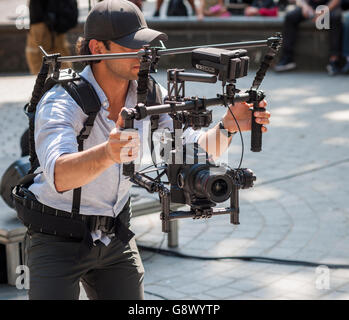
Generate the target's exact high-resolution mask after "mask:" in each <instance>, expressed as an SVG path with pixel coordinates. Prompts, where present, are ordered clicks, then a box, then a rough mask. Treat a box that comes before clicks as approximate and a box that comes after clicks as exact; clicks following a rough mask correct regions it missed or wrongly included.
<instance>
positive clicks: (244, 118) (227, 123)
mask: <svg viewBox="0 0 349 320" xmlns="http://www.w3.org/2000/svg"><path fill="white" fill-rule="evenodd" d="M259 106H260V107H261V108H265V107H266V106H267V102H266V101H265V100H263V101H261V102H260V103H259ZM251 107H253V104H252V103H246V102H241V103H240V102H239V103H235V104H234V105H230V109H231V111H232V112H233V114H234V116H235V118H236V120H237V121H238V123H239V126H240V130H241V131H249V130H251V120H252V119H251V117H252V116H251V113H252V111H251V110H250V108H251ZM255 117H256V122H257V123H258V124H262V132H267V128H266V126H265V125H267V124H269V118H270V112H269V111H266V110H265V111H262V112H261V111H259V112H255ZM222 120H223V125H224V128H226V129H227V130H228V131H229V132H237V131H239V129H238V127H237V125H236V122H235V120H234V118H233V116H232V115H231V113H230V112H229V110H227V112H226V114H225V116H224V117H223V119H222Z"/></svg>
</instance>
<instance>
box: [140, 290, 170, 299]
mask: <svg viewBox="0 0 349 320" xmlns="http://www.w3.org/2000/svg"><path fill="white" fill-rule="evenodd" d="M144 293H147V294H150V295H152V296H154V297H158V298H161V299H162V300H168V299H167V298H165V297H164V296H161V295H159V294H157V293H153V292H150V291H146V290H144Z"/></svg>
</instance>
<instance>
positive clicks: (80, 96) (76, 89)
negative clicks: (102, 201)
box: [62, 76, 101, 214]
mask: <svg viewBox="0 0 349 320" xmlns="http://www.w3.org/2000/svg"><path fill="white" fill-rule="evenodd" d="M62 86H63V88H64V89H65V90H66V91H67V92H68V93H69V94H70V95H71V97H72V98H73V99H74V100H75V101H76V102H77V104H78V105H79V106H80V107H81V109H82V110H83V111H84V113H85V114H87V119H86V121H85V123H84V126H83V128H82V129H81V131H80V134H79V135H78V136H77V142H78V151H79V152H80V151H83V150H84V140H85V139H87V138H88V136H89V135H90V133H91V131H92V128H93V124H94V121H95V119H96V116H97V114H98V112H99V110H100V108H101V102H100V100H99V98H98V95H97V93H96V91H95V90H94V88H93V87H92V85H91V84H90V83H89V82H88V81H87V80H85V79H84V78H82V77H81V76H80V79H79V80H77V81H70V82H67V83H63V84H62ZM80 203H81V187H80V188H76V189H74V191H73V201H72V214H78V213H79V212H80Z"/></svg>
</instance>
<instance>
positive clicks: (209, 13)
mask: <svg viewBox="0 0 349 320" xmlns="http://www.w3.org/2000/svg"><path fill="white" fill-rule="evenodd" d="M230 16H231V13H230V12H229V11H228V9H227V7H226V6H225V4H224V0H200V6H199V7H198V9H197V17H198V19H199V20H202V19H203V18H204V17H222V18H225V17H230Z"/></svg>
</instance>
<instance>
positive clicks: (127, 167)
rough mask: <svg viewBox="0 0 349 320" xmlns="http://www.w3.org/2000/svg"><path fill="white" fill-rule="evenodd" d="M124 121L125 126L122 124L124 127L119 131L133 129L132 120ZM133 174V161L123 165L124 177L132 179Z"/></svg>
mask: <svg viewBox="0 0 349 320" xmlns="http://www.w3.org/2000/svg"><path fill="white" fill-rule="evenodd" d="M124 120H125V124H124V127H123V128H121V130H125V129H131V128H133V119H124ZM134 172H135V164H134V163H133V161H131V162H127V163H124V164H123V166H122V174H123V175H124V176H127V177H132V176H133V175H134Z"/></svg>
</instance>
